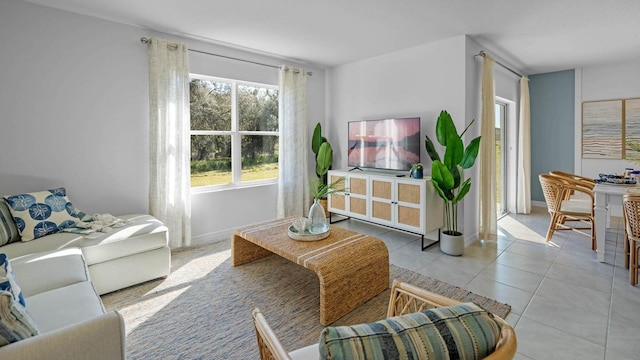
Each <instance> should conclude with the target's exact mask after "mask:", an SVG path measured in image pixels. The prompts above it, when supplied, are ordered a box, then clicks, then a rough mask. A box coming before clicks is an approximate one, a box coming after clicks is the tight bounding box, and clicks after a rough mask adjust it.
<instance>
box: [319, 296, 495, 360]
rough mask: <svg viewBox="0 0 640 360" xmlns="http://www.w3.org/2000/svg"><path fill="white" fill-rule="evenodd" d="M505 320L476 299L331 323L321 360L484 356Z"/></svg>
mask: <svg viewBox="0 0 640 360" xmlns="http://www.w3.org/2000/svg"><path fill="white" fill-rule="evenodd" d="M501 330H502V325H501V324H500V323H499V322H498V321H496V319H495V318H494V316H493V314H491V313H489V312H487V311H486V310H484V309H482V308H481V307H480V306H478V305H476V304H474V303H464V304H459V305H453V306H445V307H439V308H435V309H429V310H425V311H421V312H416V313H410V314H406V315H400V316H395V317H392V318H389V319H385V320H380V321H377V322H374V323H368V324H358V325H352V326H337V327H327V328H325V329H324V330H323V331H322V333H321V335H320V342H319V349H320V358H321V359H381V360H387V359H484V358H485V357H487V356H488V355H489V354H491V353H492V352H493V351H494V350H495V347H496V344H497V343H498V340H499V338H500V331H501Z"/></svg>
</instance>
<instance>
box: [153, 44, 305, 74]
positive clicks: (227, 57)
mask: <svg viewBox="0 0 640 360" xmlns="http://www.w3.org/2000/svg"><path fill="white" fill-rule="evenodd" d="M140 42H141V43H143V44H145V45H148V44H149V39H148V38H146V37H141V38H140ZM188 50H189V51H192V52H196V53H200V54H205V55H211V56H217V57H221V58H225V59H229V60H236V61H242V62H246V63H250V64H254V65H260V66H266V67H270V68H274V69H280V66H277V65H271V64H265V63H261V62H257V61H251V60H246V59H239V58H235V57H231V56H226V55H220V54H214V53H210V52H206V51H202V50H195V49H188ZM307 75H309V76H311V75H313V73H312V72H311V71H307Z"/></svg>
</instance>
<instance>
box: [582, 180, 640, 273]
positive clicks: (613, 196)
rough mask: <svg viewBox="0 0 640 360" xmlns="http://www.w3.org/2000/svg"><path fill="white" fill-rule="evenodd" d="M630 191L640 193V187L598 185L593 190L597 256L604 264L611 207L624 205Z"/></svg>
mask: <svg viewBox="0 0 640 360" xmlns="http://www.w3.org/2000/svg"><path fill="white" fill-rule="evenodd" d="M629 191H638V192H640V186H638V185H636V184H634V185H627V184H602V183H600V184H596V186H595V187H594V188H593V197H594V205H593V212H594V216H595V226H596V246H597V248H596V254H597V258H598V261H599V262H604V256H605V235H606V230H607V228H608V227H609V219H610V218H609V216H610V211H611V205H622V197H623V196H624V194H626V193H627V192H629Z"/></svg>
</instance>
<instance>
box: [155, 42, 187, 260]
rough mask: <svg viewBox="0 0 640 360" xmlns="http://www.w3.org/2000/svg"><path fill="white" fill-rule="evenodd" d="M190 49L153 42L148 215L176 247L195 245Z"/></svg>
mask: <svg viewBox="0 0 640 360" xmlns="http://www.w3.org/2000/svg"><path fill="white" fill-rule="evenodd" d="M187 51H188V49H187V46H186V44H183V43H175V42H168V41H166V40H163V39H158V38H151V39H150V41H149V211H150V213H151V215H153V216H155V217H156V218H158V219H159V220H161V221H162V222H164V224H165V225H166V226H167V228H169V245H170V246H171V247H174V248H175V247H181V246H187V245H189V244H190V243H191V193H190V191H191V189H190V188H191V186H190V177H189V176H190V175H189V174H190V166H189V162H190V154H189V152H190V150H189V149H190V144H189V142H190V137H189V128H190V124H189V122H190V117H189V64H188V58H187Z"/></svg>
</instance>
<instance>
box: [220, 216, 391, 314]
mask: <svg viewBox="0 0 640 360" xmlns="http://www.w3.org/2000/svg"><path fill="white" fill-rule="evenodd" d="M293 219H294V218H285V219H279V220H273V221H269V222H265V223H261V224H255V225H251V226H249V227H246V228H242V229H238V230H236V231H235V232H234V234H233V237H232V246H231V264H232V265H233V266H238V265H242V264H246V263H248V262H251V261H254V260H257V259H260V258H263V257H265V256H269V255H271V254H277V255H280V256H282V257H283V258H285V259H288V260H290V261H292V262H294V263H296V264H298V265H300V266H304V267H305V268H307V269H310V270H312V271H313V272H315V273H316V274H317V275H318V278H319V279H320V323H321V324H322V325H325V326H326V325H329V324H331V323H333V322H334V321H336V320H338V319H339V318H341V317H342V316H344V315H346V314H347V313H349V312H350V311H351V310H353V309H355V308H357V307H358V306H360V305H362V304H363V303H365V302H366V301H367V300H369V299H371V298H372V297H374V296H376V295H377V294H379V293H381V292H382V291H384V290H385V289H387V288H388V287H389V250H388V249H387V246H386V245H385V244H384V242H382V240H380V239H377V238H375V237H371V236H367V235H363V234H359V233H357V232H354V231H351V230H347V229H343V228H340V227H336V226H332V227H331V234H330V235H329V237H328V238H326V239H323V240H319V241H296V240H292V239H290V238H289V236H288V235H287V229H288V228H289V225H291V223H292V222H293Z"/></svg>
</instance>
